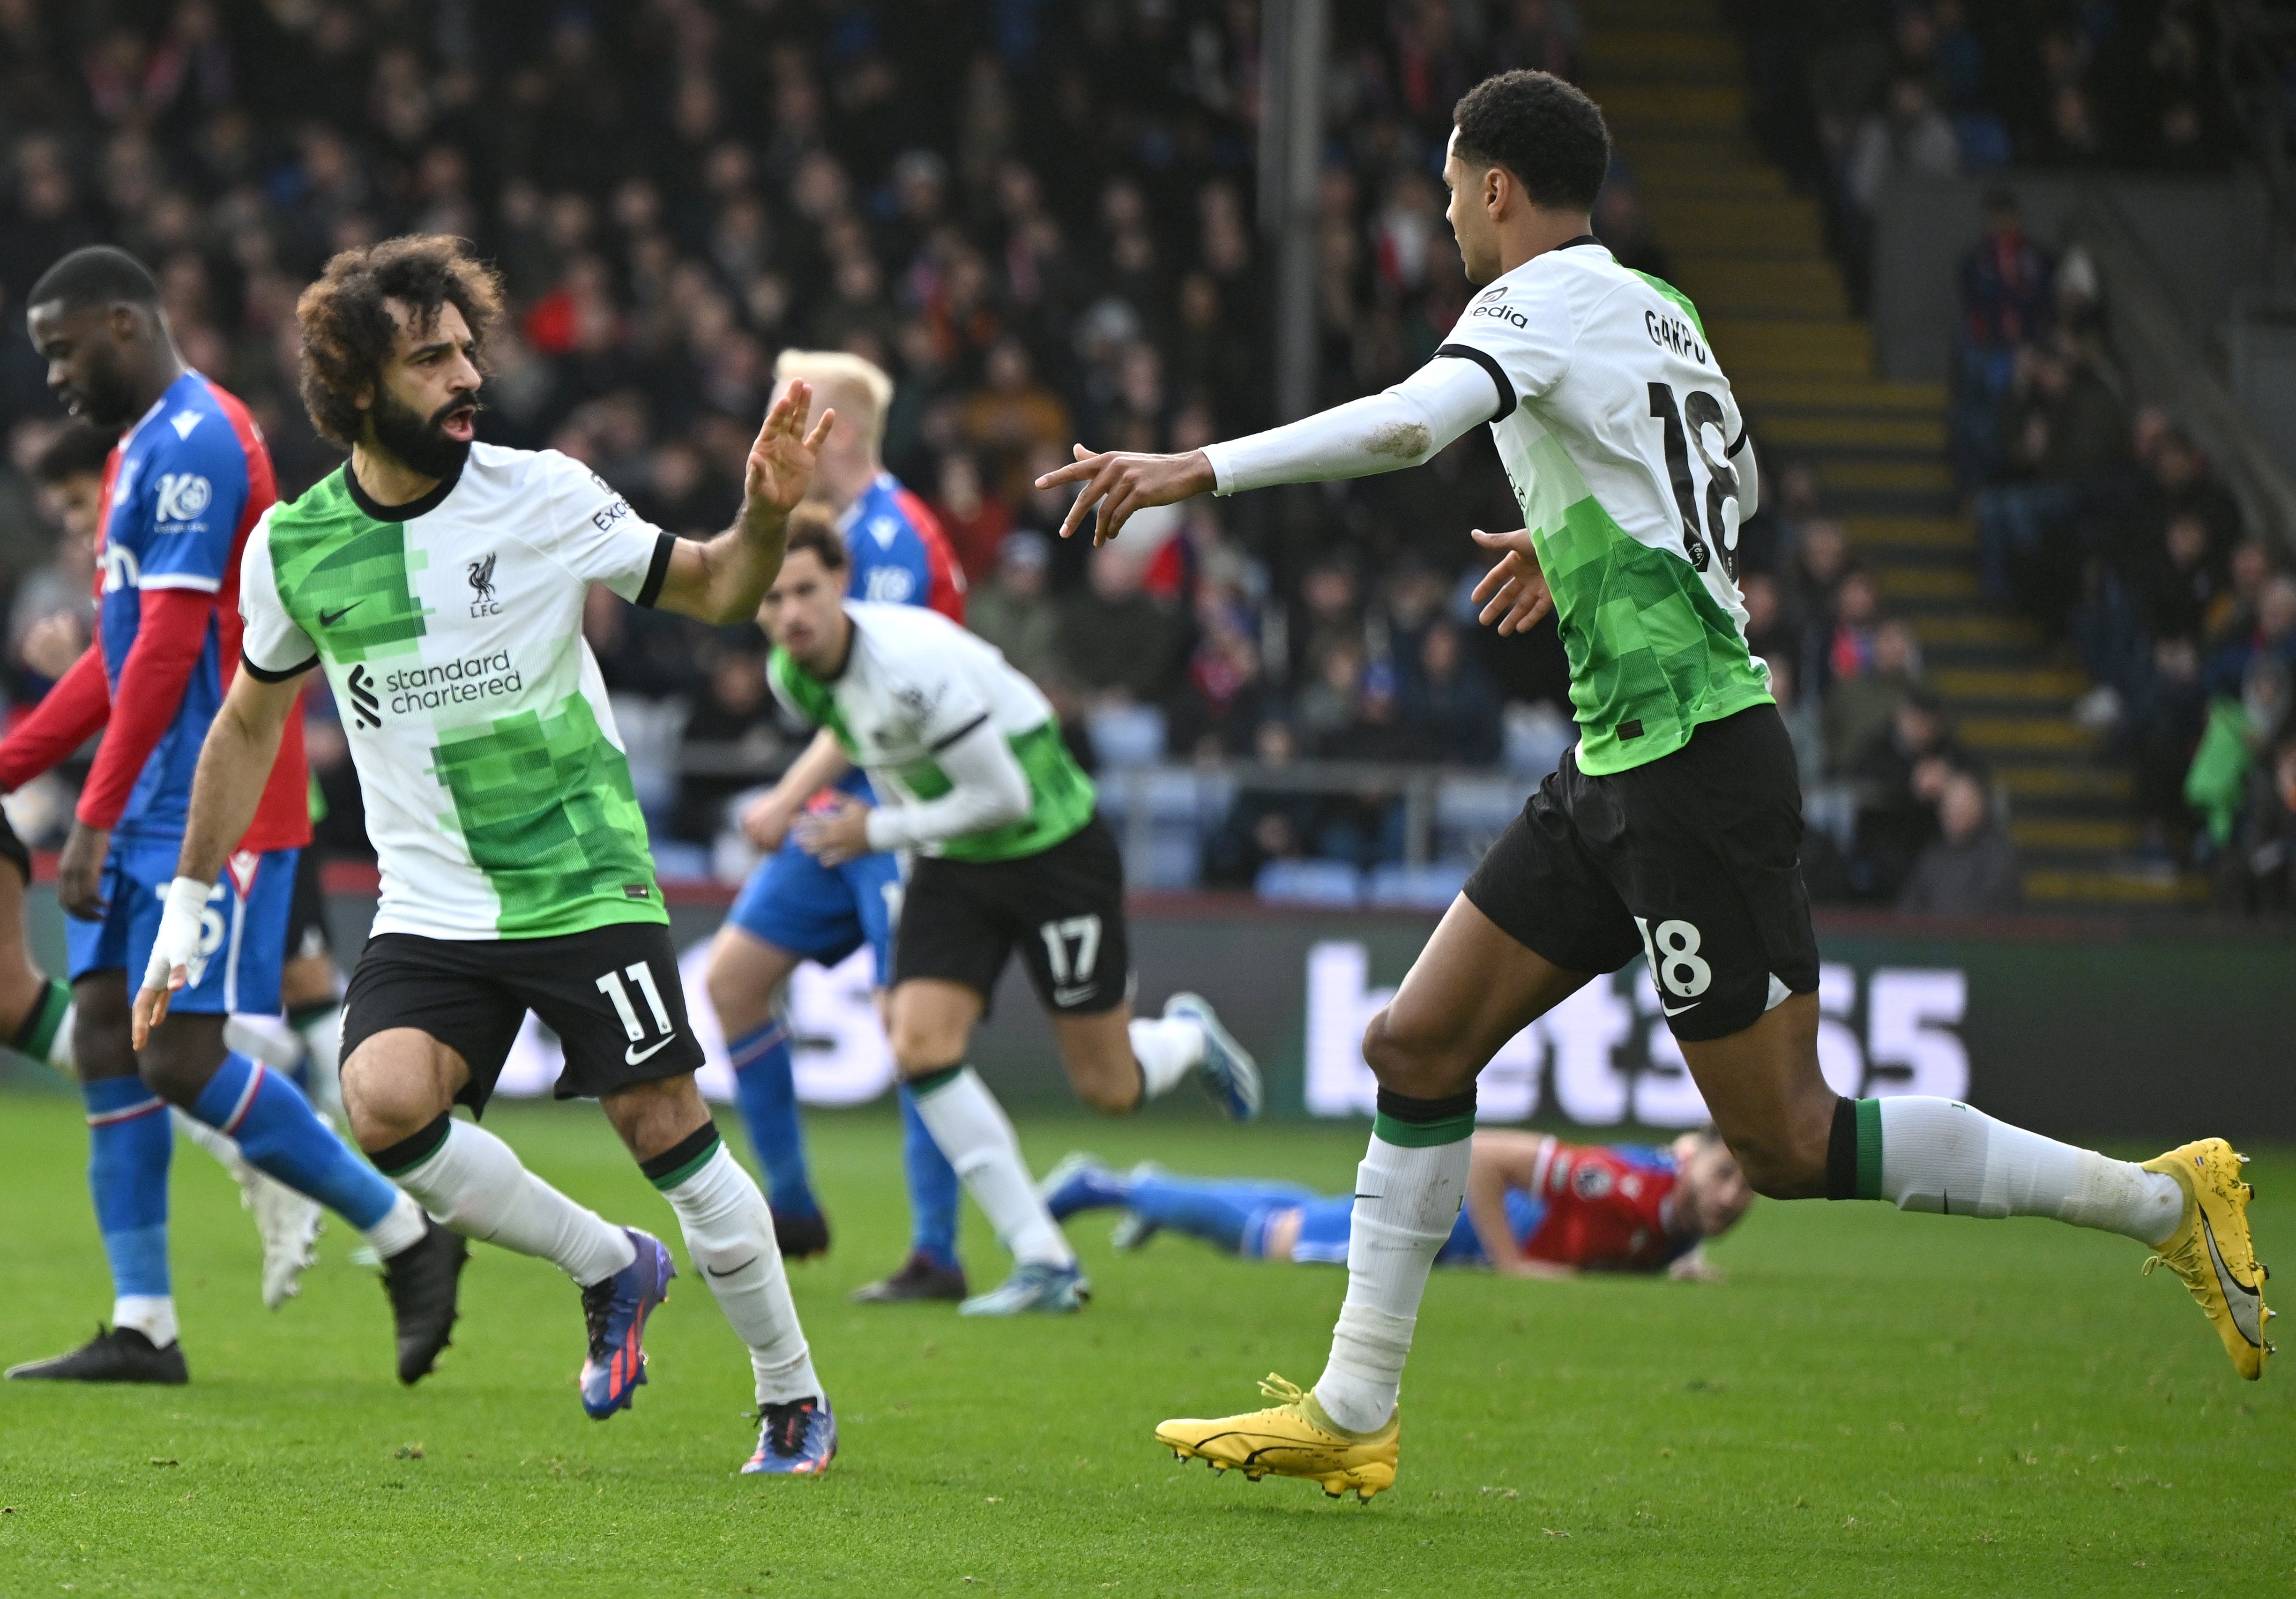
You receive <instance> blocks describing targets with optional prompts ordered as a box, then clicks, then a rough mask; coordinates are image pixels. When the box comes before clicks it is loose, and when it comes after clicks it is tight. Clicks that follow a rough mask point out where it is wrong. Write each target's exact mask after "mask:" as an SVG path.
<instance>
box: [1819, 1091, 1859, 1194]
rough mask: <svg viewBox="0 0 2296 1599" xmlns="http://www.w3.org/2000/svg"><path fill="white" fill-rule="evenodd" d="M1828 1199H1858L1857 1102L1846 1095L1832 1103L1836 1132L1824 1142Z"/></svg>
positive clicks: (1834, 1130)
mask: <svg viewBox="0 0 2296 1599" xmlns="http://www.w3.org/2000/svg"><path fill="white" fill-rule="evenodd" d="M1825 1197H1826V1198H1828V1199H1830V1200H1846V1199H1856V1198H1857V1101H1856V1100H1854V1099H1851V1098H1849V1096H1848V1095H1843V1096H1842V1097H1841V1098H1840V1099H1837V1100H1835V1101H1834V1102H1833V1133H1832V1134H1831V1135H1829V1136H1827V1138H1826V1141H1825Z"/></svg>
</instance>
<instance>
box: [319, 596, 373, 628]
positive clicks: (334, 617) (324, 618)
mask: <svg viewBox="0 0 2296 1599" xmlns="http://www.w3.org/2000/svg"><path fill="white" fill-rule="evenodd" d="M365 603H366V602H365V600H353V601H352V602H351V603H349V604H348V605H346V606H344V607H343V608H342V609H341V610H340V611H321V612H319V626H320V627H333V626H334V625H335V624H336V623H337V622H340V621H341V620H342V619H344V618H345V617H347V616H348V615H350V613H351V612H352V611H357V609H358V608H359V607H360V606H362V605H364V604H365Z"/></svg>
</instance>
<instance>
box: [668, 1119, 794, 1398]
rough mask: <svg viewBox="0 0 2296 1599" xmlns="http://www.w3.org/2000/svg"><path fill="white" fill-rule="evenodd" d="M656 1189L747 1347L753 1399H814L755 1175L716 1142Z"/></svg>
mask: <svg viewBox="0 0 2296 1599" xmlns="http://www.w3.org/2000/svg"><path fill="white" fill-rule="evenodd" d="M661 1196H662V1198H664V1199H666V1200H668V1201H669V1204H670V1209H672V1210H676V1212H677V1225H678V1226H679V1227H680V1228H681V1229H682V1230H683V1231H684V1232H685V1251H686V1253H687V1254H689V1255H691V1256H693V1264H694V1265H696V1266H697V1267H701V1275H702V1276H703V1277H704V1278H705V1279H706V1280H707V1281H708V1282H709V1292H712V1293H714V1294H716V1295H717V1308H719V1309H721V1310H723V1311H724V1312H725V1313H726V1320H727V1321H729V1322H731V1323H733V1324H734V1332H736V1333H740V1334H741V1336H742V1342H743V1343H745V1344H747V1345H749V1346H750V1372H751V1373H752V1374H754V1375H755V1376H756V1378H757V1384H758V1404H760V1405H769V1404H779V1403H781V1402H782V1401H783V1400H788V1399H803V1398H819V1397H820V1394H821V1379H820V1378H819V1377H818V1376H816V1375H815V1374H814V1370H813V1355H812V1352H811V1351H810V1350H808V1349H807V1348H806V1342H805V1329H804V1328H803V1327H801V1326H799V1324H798V1319H797V1306H796V1305H795V1304H793V1303H792V1302H791V1300H790V1288H789V1274H788V1273H787V1272H786V1271H784V1270H783V1267H782V1246H781V1244H780V1243H779V1242H777V1241H776V1240H775V1237H774V1213H773V1211H772V1210H769V1209H767V1205H766V1196H765V1195H764V1194H763V1193H759V1192H758V1185H757V1180H756V1179H755V1178H753V1177H750V1174H749V1173H748V1172H746V1171H744V1170H743V1169H742V1164H741V1162H740V1161H738V1160H734V1152H732V1151H731V1150H729V1149H727V1148H726V1145H725V1144H724V1143H723V1142H720V1143H719V1144H718V1145H717V1148H716V1150H714V1151H713V1152H711V1153H710V1155H709V1159H708V1160H704V1161H703V1162H702V1163H701V1169H700V1170H699V1171H696V1172H695V1173H694V1174H693V1176H692V1177H687V1178H686V1179H685V1181H684V1182H682V1183H680V1184H678V1185H676V1187H673V1188H665V1189H663V1190H662V1194H661Z"/></svg>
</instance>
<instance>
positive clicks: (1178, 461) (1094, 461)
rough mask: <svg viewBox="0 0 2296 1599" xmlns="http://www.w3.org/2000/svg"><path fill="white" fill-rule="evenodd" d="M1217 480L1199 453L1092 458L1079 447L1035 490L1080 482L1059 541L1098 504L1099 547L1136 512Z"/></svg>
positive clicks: (1172, 501)
mask: <svg viewBox="0 0 2296 1599" xmlns="http://www.w3.org/2000/svg"><path fill="white" fill-rule="evenodd" d="M1216 482H1217V480H1216V479H1215V478H1214V476H1213V473H1212V463H1211V461H1210V458H1209V457H1208V456H1206V455H1205V454H1204V453H1203V451H1201V450H1190V451H1189V452H1188V453H1187V454H1186V455H1129V454H1127V453H1126V452H1124V451H1122V450H1103V451H1102V452H1101V453H1100V454H1098V455H1095V454H1094V453H1093V452H1092V451H1090V450H1088V449H1087V448H1085V447H1084V446H1082V445H1080V444H1079V445H1078V446H1077V447H1076V459H1075V460H1074V461H1072V462H1070V463H1069V464H1068V465H1066V466H1063V467H1060V468H1058V469H1057V470H1055V471H1048V472H1046V474H1045V475H1044V476H1043V477H1041V478H1038V479H1037V488H1059V487H1061V486H1062V484H1064V483H1081V484H1083V485H1084V487H1083V488H1081V489H1079V490H1078V492H1077V497H1076V504H1073V505H1070V507H1069V513H1068V515H1067V516H1065V517H1063V518H1062V521H1061V537H1062V538H1069V537H1073V536H1074V535H1075V533H1076V530H1077V529H1078V528H1080V527H1082V526H1083V525H1084V518H1085V512H1087V511H1090V510H1092V509H1093V508H1094V507H1095V505H1096V506H1098V507H1099V512H1100V520H1099V521H1098V523H1097V525H1095V528H1094V529H1093V534H1092V542H1093V543H1094V544H1095V545H1103V544H1106V543H1107V542H1108V541H1109V540H1110V539H1111V538H1113V537H1116V536H1117V535H1118V534H1119V533H1120V532H1122V531H1123V530H1124V524H1125V523H1126V522H1127V521H1129V520H1130V519H1131V516H1132V513H1133V512H1136V511H1142V510H1145V509H1146V508H1147V507H1149V506H1151V505H1175V504H1178V503H1179V502H1180V501H1182V500H1185V499H1188V498H1191V497H1193V496H1196V495H1200V494H1202V493H1203V492H1204V491H1205V490H1207V489H1209V488H1213V487H1214V486H1215V485H1216Z"/></svg>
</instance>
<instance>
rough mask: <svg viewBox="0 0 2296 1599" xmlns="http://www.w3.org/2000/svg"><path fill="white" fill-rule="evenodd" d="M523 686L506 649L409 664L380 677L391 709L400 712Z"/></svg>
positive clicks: (460, 702) (435, 707) (491, 695)
mask: <svg viewBox="0 0 2296 1599" xmlns="http://www.w3.org/2000/svg"><path fill="white" fill-rule="evenodd" d="M522 686H523V685H522V684H521V681H520V678H519V672H518V668H517V667H516V666H514V665H513V664H512V661H511V658H510V652H509V651H508V650H497V651H496V652H494V653H493V654H491V655H473V656H471V658H470V659H468V660H450V661H448V662H447V663H446V664H445V665H444V666H429V667H408V668H406V669H405V670H404V671H398V672H393V673H391V674H390V676H388V677H385V678H384V679H383V680H382V692H383V693H386V694H389V695H390V696H391V701H390V709H392V710H393V711H395V712H397V713H398V714H399V715H401V716H404V715H406V713H407V712H409V711H415V710H438V709H440V708H442V707H444V706H448V705H468V704H471V703H472V702H473V701H480V700H491V699H494V698H496V697H497V696H499V695H503V694H514V693H518V691H519V690H520V688H521V687H522Z"/></svg>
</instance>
